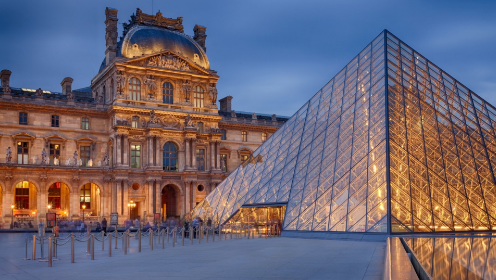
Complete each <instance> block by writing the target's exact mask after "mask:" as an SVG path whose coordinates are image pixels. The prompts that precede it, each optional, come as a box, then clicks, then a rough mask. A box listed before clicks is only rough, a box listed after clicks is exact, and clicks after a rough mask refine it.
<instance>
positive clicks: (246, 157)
mask: <svg viewBox="0 0 496 280" xmlns="http://www.w3.org/2000/svg"><path fill="white" fill-rule="evenodd" d="M248 157H249V155H241V163H243V162H245V161H246V160H248Z"/></svg>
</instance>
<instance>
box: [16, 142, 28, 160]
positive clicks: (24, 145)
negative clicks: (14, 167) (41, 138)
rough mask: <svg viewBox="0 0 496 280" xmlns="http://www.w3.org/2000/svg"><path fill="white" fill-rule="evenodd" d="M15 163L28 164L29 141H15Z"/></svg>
mask: <svg viewBox="0 0 496 280" xmlns="http://www.w3.org/2000/svg"><path fill="white" fill-rule="evenodd" d="M17 163H18V164H29V143H28V142H17Z"/></svg>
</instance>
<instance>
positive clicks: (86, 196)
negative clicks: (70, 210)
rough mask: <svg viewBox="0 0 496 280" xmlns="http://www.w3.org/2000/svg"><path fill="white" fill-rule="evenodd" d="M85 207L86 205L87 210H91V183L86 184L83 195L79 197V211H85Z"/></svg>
mask: <svg viewBox="0 0 496 280" xmlns="http://www.w3.org/2000/svg"><path fill="white" fill-rule="evenodd" d="M83 205H86V209H89V208H91V183H87V184H84V186H83V187H82V188H81V194H80V195H79V209H83Z"/></svg>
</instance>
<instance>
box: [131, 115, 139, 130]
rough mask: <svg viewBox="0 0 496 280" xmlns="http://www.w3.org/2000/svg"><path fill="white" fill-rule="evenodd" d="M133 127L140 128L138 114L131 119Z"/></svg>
mask: <svg viewBox="0 0 496 280" xmlns="http://www.w3.org/2000/svg"><path fill="white" fill-rule="evenodd" d="M131 127H132V128H138V127H139V117H138V116H133V119H132V121H131Z"/></svg>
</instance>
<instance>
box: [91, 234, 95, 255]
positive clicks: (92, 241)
mask: <svg viewBox="0 0 496 280" xmlns="http://www.w3.org/2000/svg"><path fill="white" fill-rule="evenodd" d="M91 260H92V261H94V260H95V234H92V235H91Z"/></svg>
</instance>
